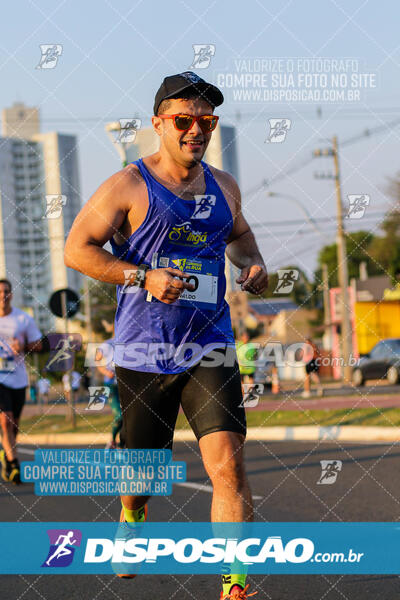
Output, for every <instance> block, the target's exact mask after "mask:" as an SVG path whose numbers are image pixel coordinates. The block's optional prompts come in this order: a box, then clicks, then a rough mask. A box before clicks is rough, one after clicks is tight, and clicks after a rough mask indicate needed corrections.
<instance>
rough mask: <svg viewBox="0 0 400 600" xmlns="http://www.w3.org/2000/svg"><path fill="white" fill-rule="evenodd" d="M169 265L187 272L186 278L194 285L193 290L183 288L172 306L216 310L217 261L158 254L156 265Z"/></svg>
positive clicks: (160, 266)
mask: <svg viewBox="0 0 400 600" xmlns="http://www.w3.org/2000/svg"><path fill="white" fill-rule="evenodd" d="M162 267H170V268H171V269H180V270H181V271H185V273H189V275H190V277H188V278H187V279H186V281H187V282H188V283H191V284H193V285H194V290H185V291H184V292H183V293H182V294H181V296H180V298H179V300H176V302H174V306H186V307H192V308H202V309H206V310H216V308H217V301H218V271H219V263H218V262H212V261H211V260H203V259H197V258H193V259H192V258H181V257H179V256H175V255H168V256H163V255H160V256H159V257H158V260H157V267H156V268H162Z"/></svg>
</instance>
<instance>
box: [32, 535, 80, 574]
mask: <svg viewBox="0 0 400 600" xmlns="http://www.w3.org/2000/svg"><path fill="white" fill-rule="evenodd" d="M47 535H48V536H49V540H50V548H49V552H48V554H47V557H46V560H45V561H44V563H43V564H42V567H56V568H58V567H68V566H69V565H70V564H71V563H72V560H73V558H74V553H75V548H76V547H78V546H80V545H81V541H82V532H81V531H80V530H79V529H48V530H47Z"/></svg>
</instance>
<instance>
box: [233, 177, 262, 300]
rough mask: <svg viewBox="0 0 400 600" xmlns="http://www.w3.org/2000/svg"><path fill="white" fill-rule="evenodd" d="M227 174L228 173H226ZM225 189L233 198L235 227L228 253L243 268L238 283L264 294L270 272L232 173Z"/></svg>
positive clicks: (248, 289) (245, 288)
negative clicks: (243, 207) (245, 215)
mask: <svg viewBox="0 0 400 600" xmlns="http://www.w3.org/2000/svg"><path fill="white" fill-rule="evenodd" d="M226 175H227V174H226ZM224 188H226V189H223V191H224V193H225V194H226V195H228V194H229V197H230V198H231V199H232V200H233V206H234V213H233V215H232V216H233V228H232V231H231V234H230V236H229V239H228V241H227V244H228V245H227V248H226V254H227V256H228V258H229V260H231V261H232V263H233V264H234V265H235V266H236V267H238V268H239V269H241V271H242V272H241V275H240V277H239V278H238V279H237V283H241V284H242V290H245V291H249V292H252V293H255V294H262V293H263V292H264V291H265V290H266V289H267V287H268V273H267V267H266V266H265V263H264V259H263V257H262V256H261V253H260V251H259V249H258V246H257V242H256V240H255V237H254V234H253V232H252V231H251V229H250V226H249V224H248V223H247V221H246V219H245V218H244V216H243V214H242V201H241V195H240V190H239V186H238V185H237V183H236V181H235V180H234V178H233V177H231V176H230V175H227V179H226V184H225V186H224Z"/></svg>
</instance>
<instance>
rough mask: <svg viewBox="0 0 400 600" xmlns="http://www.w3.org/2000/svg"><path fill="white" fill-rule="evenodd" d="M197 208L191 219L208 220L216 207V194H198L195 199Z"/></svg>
mask: <svg viewBox="0 0 400 600" xmlns="http://www.w3.org/2000/svg"><path fill="white" fill-rule="evenodd" d="M194 199H195V201H196V208H195V209H194V212H193V214H192V216H191V217H190V218H191V219H208V217H209V216H210V214H211V210H212V207H213V206H215V202H216V197H215V196H214V194H197V195H196V196H195V197H194Z"/></svg>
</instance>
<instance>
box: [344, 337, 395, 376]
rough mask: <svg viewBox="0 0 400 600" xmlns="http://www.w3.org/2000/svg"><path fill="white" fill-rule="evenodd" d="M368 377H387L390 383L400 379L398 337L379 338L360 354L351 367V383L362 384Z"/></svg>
mask: <svg viewBox="0 0 400 600" xmlns="http://www.w3.org/2000/svg"><path fill="white" fill-rule="evenodd" d="M368 379H387V380H388V382H389V383H390V384H391V385H395V384H396V383H398V382H399V381H400V338H391V339H386V340H381V341H380V342H378V343H377V344H376V345H375V346H374V347H373V348H372V350H371V351H370V352H368V354H364V355H363V356H361V358H360V360H359V361H358V363H357V365H356V366H355V367H354V369H353V375H352V380H353V384H354V385H356V386H360V385H364V383H365V382H366V381H367V380H368Z"/></svg>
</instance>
